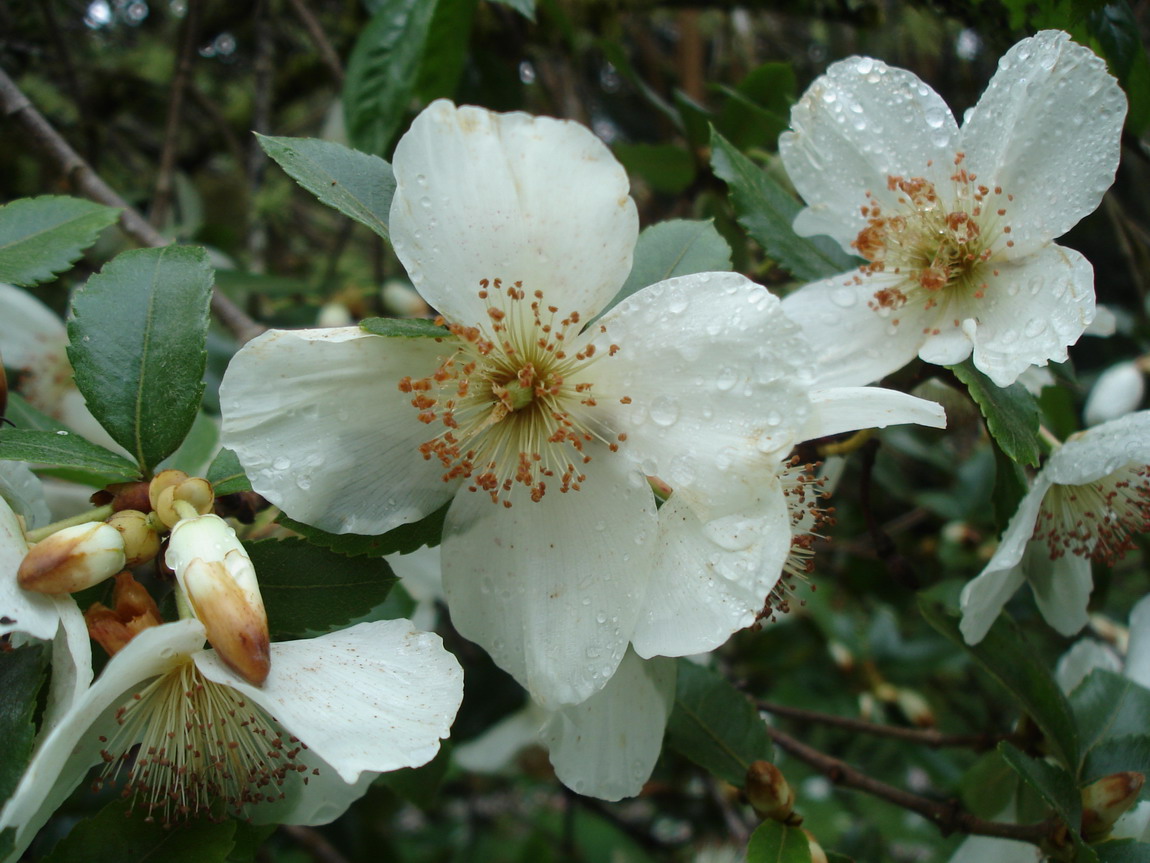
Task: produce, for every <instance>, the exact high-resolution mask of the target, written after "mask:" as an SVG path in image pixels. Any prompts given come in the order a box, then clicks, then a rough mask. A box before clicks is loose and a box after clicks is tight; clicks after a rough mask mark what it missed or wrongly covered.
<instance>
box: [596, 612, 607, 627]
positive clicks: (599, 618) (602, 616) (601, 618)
mask: <svg viewBox="0 0 1150 863" xmlns="http://www.w3.org/2000/svg"><path fill="white" fill-rule="evenodd" d="M595 622H596V623H598V624H604V623H606V622H607V614H606V612H603V611H600V612H599V613H598V614H596V615H595Z"/></svg>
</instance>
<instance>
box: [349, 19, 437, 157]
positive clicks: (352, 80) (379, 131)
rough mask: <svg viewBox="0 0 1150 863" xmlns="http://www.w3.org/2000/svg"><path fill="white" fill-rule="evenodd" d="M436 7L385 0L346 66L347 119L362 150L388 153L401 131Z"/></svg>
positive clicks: (353, 139) (358, 41) (357, 41)
mask: <svg viewBox="0 0 1150 863" xmlns="http://www.w3.org/2000/svg"><path fill="white" fill-rule="evenodd" d="M436 5H437V4H436V3H435V2H433V0H384V2H382V3H380V4H379V8H378V9H377V10H376V12H375V14H374V15H372V17H371V21H369V22H368V25H367V27H365V28H364V30H363V32H362V33H360V35H359V38H358V39H357V40H356V43H355V47H354V48H353V49H352V52H351V59H350V60H348V64H347V82H346V83H345V84H344V88H343V115H344V123H345V125H346V127H347V136H348V139H349V140H350V141H351V143H352V146H354V147H355V148H356V149H357V150H363V151H364V152H367V153H376V154H382V153H384V152H385V151H386V150H387V147H388V144H389V143H390V142H391V139H392V137H393V136H394V135H395V130H396V129H398V128H399V124H400V121H401V120H402V119H403V114H404V112H405V111H406V110H407V105H408V102H409V100H410V98H411V94H412V91H413V90H414V88H415V85H416V81H417V80H418V73H419V64H420V61H421V60H422V58H423V49H424V46H425V45H426V43H427V37H428V33H429V32H430V30H431V19H432V16H433V15H434V13H435V7H436Z"/></svg>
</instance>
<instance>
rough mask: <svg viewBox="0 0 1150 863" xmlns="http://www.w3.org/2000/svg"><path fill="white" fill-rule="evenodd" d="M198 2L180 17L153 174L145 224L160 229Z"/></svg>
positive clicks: (191, 3) (191, 55)
mask: <svg viewBox="0 0 1150 863" xmlns="http://www.w3.org/2000/svg"><path fill="white" fill-rule="evenodd" d="M199 23H200V0H188V9H187V13H186V15H185V16H184V26H183V39H182V40H181V41H180V53H179V56H178V57H177V58H176V70H175V73H174V74H173V75H172V94H171V100H170V101H169V102H168V119H167V122H166V123H165V124H164V145H163V148H162V149H161V150H160V167H159V170H158V171H157V173H156V190H155V193H154V194H153V195H152V209H151V212H150V213H149V219H148V221H149V222H150V223H151V224H152V227H154V228H162V227H163V226H164V222H165V221H166V220H167V218H168V207H169V205H170V204H171V201H172V188H173V184H172V175H173V174H174V173H175V170H176V150H177V146H176V145H177V143H178V142H179V139H180V126H181V125H182V124H183V114H184V96H185V94H186V93H187V89H188V81H189V80H190V79H191V77H192V62H193V61H194V59H195V56H196V42H197V40H198V39H199V30H200V27H199Z"/></svg>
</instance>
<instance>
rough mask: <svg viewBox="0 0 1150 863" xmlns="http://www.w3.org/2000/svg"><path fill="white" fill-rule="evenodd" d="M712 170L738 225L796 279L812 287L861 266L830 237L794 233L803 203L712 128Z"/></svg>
mask: <svg viewBox="0 0 1150 863" xmlns="http://www.w3.org/2000/svg"><path fill="white" fill-rule="evenodd" d="M711 168H712V169H713V170H714V172H715V175H716V176H717V177H718V178H719V179H721V180H723V181H724V182H725V183H726V184H727V186H728V187H729V188H730V190H731V203H732V204H733V206H734V208H735V215H736V216H737V217H738V219H739V224H740V225H742V226H743V228H744V229H745V230H746V232H747V233H748V234H750V235H751V237H752V238H753V239H754V240H755V241H756V242H757V243H758V244H759V245H760V246H762V247H763V248H764V249H765V250H766V252H767V254H768V255H770V256H771V257H772V258H774V259H775V260H776V261H778V262H779V265H780V266H781V267H783V268H784V269H785V270H787V272H789V273H790V274H791V275H792V276H794V277H795V278H796V279H800V280H802V281H807V282H813V281H815V280H817V279H822V278H825V277H827V276H833V275H835V274H836V273H844V272H846V271H847V270H851V269H854V268H855V267H856V266H857V265H858V264H859V263H860V262H859V260H858V259H857V258H854V257H852V256H850V255H848V254H846V252H844V251H843V250H842V249H841V248H839V245H838V243H836V242H834V240H832V239H830V238H829V237H813V238H806V237H800V236H799V235H798V234H796V233H795V231H794V229H793V228H792V227H791V224H792V223H793V222H794V220H795V216H796V215H798V212H799V210H801V209H802V204H800V203H799V202H798V201H796V200H795V199H794V198H793V197H792V196H791V195H789V194H788V193H787V192H786V190H785V189H783V187H782V186H780V185H779V184H778V183H776V182H775V180H774V179H773V178H772V177H771V176H770V175H769V174H768V173H767V172H766V171H764V170H763V169H762V168H760V167H759V166H758V165H756V164H755V163H754V162H752V161H751V160H750V159H748V158H747V157H746V156H744V155H743V154H742V153H740V152H739V151H738V150H737V149H736V148H735V147H733V146H732V145H731V143H730V142H729V141H727V140H726V139H725V138H724V137H723V136H722V135H720V134H719V133H718V132H716V131H714V130H713V129H712V130H711Z"/></svg>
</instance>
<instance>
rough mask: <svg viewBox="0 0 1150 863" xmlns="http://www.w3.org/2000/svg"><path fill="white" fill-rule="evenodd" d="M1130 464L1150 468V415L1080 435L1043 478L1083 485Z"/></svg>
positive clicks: (1057, 453) (1046, 469)
mask: <svg viewBox="0 0 1150 863" xmlns="http://www.w3.org/2000/svg"><path fill="white" fill-rule="evenodd" d="M1128 464H1137V465H1143V464H1150V411H1138V412H1137V413H1132V414H1127V415H1126V416H1124V417H1119V418H1118V419H1116V420H1111V421H1110V422H1108V423H1102V425H1097V426H1094V427H1093V428H1091V429H1087V430H1086V431H1084V432H1080V433H1079V434H1078V435H1076V436H1074V437H1072V438H1070V439H1069V440H1068V441H1066V443H1064V444H1063V445H1062V446H1061V447H1059V448H1058V449H1056V450H1055V451H1054V452H1053V453H1052V454H1051V456H1050V459H1049V460H1048V461H1047V462H1046V466H1045V467H1044V468H1043V469H1042V475H1043V476H1045V477H1047V478H1048V479H1049V480H1050V481H1051V482H1056V483H1060V484H1062V485H1081V484H1083V483H1087V482H1094V481H1095V480H1098V479H1101V478H1102V477H1104V476H1106V475H1107V474H1111V473H1114V472H1115V471H1116V470H1118V469H1119V468H1121V467H1124V466H1125V465H1128Z"/></svg>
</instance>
